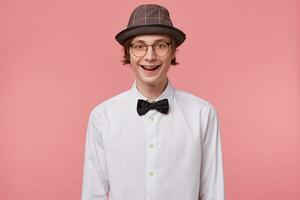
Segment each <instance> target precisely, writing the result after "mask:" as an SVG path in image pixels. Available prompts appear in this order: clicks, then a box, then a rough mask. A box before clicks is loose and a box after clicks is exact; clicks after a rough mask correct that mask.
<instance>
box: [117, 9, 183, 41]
mask: <svg viewBox="0 0 300 200" xmlns="http://www.w3.org/2000/svg"><path fill="white" fill-rule="evenodd" d="M147 34H159V35H168V36H170V37H171V38H172V39H174V41H175V46H176V47H178V46H179V45H181V44H182V43H183V42H184V40H185V37H186V36H185V34H184V32H182V31H181V30H179V29H177V28H175V27H174V26H173V24H172V21H171V19H170V15H169V11H168V10H167V9H166V8H164V7H162V6H160V5H155V4H146V5H140V6H138V7H137V8H135V9H134V10H133V12H132V13H131V16H130V18H129V22H128V25H127V28H126V29H125V30H123V31H121V32H120V33H118V34H117V35H116V37H115V38H116V40H117V41H118V42H119V43H120V44H121V45H122V46H124V44H125V42H126V41H127V40H128V39H129V38H131V37H135V36H138V35H147Z"/></svg>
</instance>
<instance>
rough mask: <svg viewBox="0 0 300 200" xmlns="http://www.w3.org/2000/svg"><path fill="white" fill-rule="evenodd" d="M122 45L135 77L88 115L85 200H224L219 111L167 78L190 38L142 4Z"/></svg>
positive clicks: (164, 14)
mask: <svg viewBox="0 0 300 200" xmlns="http://www.w3.org/2000/svg"><path fill="white" fill-rule="evenodd" d="M116 40H117V41H118V42H119V43H120V44H121V45H122V46H123V47H124V50H125V52H124V53H125V55H124V59H125V60H124V63H129V64H130V67H131V69H132V71H133V72H134V73H135V77H136V79H135V81H134V83H133V85H132V88H131V89H130V90H128V91H125V92H123V93H121V94H119V95H117V96H115V97H113V98H111V99H109V100H107V101H105V102H103V103H101V104H100V105H98V106H97V107H95V108H94V109H93V111H92V112H91V114H90V118H89V124H88V130H87V138H86V152H85V163H84V177H83V191H82V200H106V199H108V197H109V199H110V200H224V183H223V165H222V152H221V141H220V134H219V124H218V120H217V115H216V111H215V109H214V108H213V107H212V106H211V105H210V104H209V103H208V102H207V101H205V100H203V99H201V98H198V97H196V96H193V95H192V94H189V93H187V92H184V91H182V90H178V89H175V88H174V87H173V86H172V85H171V82H170V80H169V79H168V76H167V74H168V70H169V68H170V66H171V64H173V65H174V64H176V58H175V49H176V48H177V47H178V46H179V45H181V44H182V43H183V42H184V40H185V34H184V33H183V32H182V31H181V30H179V29H177V28H175V27H174V26H173V25H172V22H171V19H170V17H169V12H168V10H167V9H166V8H164V7H162V6H159V5H141V6H139V7H137V8H136V9H135V10H134V11H133V13H132V14H131V17H130V19H129V23H128V27H127V29H125V30H123V31H121V32H120V33H119V34H117V36H116Z"/></svg>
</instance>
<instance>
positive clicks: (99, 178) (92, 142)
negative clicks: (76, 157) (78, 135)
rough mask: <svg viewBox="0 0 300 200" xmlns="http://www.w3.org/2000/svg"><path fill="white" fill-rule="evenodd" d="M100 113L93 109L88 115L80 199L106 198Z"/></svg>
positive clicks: (106, 184)
mask: <svg viewBox="0 0 300 200" xmlns="http://www.w3.org/2000/svg"><path fill="white" fill-rule="evenodd" d="M101 123H103V120H101V114H99V113H96V112H95V110H93V111H92V112H91V114H90V117H89V122H88V127H87V134H86V146H85V158H84V170H83V184H82V194H81V200H107V199H108V198H107V196H108V192H109V182H108V174H107V168H106V161H105V155H104V145H103V139H102V137H103V130H102V127H103V126H101Z"/></svg>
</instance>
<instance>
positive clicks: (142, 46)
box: [133, 44, 145, 50]
mask: <svg viewBox="0 0 300 200" xmlns="http://www.w3.org/2000/svg"><path fill="white" fill-rule="evenodd" d="M133 48H135V49H138V50H141V49H144V48H145V45H143V44H136V45H133Z"/></svg>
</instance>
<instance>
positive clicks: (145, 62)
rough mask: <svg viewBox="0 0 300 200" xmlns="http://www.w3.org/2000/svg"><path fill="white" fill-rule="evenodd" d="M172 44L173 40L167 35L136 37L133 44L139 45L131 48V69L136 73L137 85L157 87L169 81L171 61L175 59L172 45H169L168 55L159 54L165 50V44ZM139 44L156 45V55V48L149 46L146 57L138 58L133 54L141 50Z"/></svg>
mask: <svg viewBox="0 0 300 200" xmlns="http://www.w3.org/2000/svg"><path fill="white" fill-rule="evenodd" d="M160 41H161V42H165V43H168V44H170V43H171V39H170V37H169V36H165V35H141V36H137V37H135V38H134V39H133V40H132V42H131V44H138V46H136V47H131V48H130V67H131V69H132V70H133V72H134V73H135V76H136V81H137V84H139V85H149V86H155V85H160V84H163V83H165V81H166V79H167V73H168V71H169V68H170V66H171V60H172V59H173V58H174V57H175V53H174V52H172V48H171V45H168V46H167V48H168V50H167V53H165V54H164V55H157V54H156V53H158V54H159V51H160V50H159V49H160V48H163V45H161V44H163V43H158V42H160ZM139 44H146V45H153V44H157V45H156V49H157V50H156V53H155V50H154V48H153V47H154V46H148V51H147V52H146V54H145V55H144V56H141V55H139V56H136V55H134V54H133V52H134V51H133V49H132V48H136V50H138V49H140V48H141V47H142V46H139Z"/></svg>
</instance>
